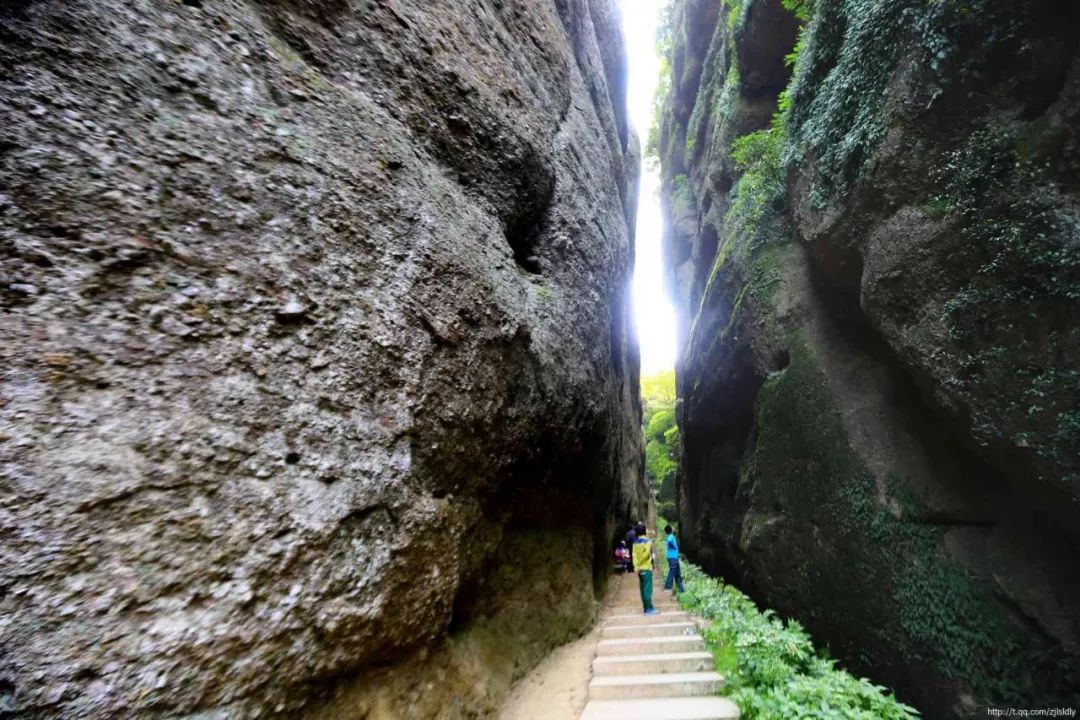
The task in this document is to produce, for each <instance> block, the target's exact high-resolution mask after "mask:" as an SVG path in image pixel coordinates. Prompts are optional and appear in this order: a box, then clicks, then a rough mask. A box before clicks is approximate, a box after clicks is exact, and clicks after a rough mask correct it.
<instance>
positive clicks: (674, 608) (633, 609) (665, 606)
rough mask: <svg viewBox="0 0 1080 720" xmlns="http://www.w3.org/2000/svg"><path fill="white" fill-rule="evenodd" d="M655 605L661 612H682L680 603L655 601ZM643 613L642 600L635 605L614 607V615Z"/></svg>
mask: <svg viewBox="0 0 1080 720" xmlns="http://www.w3.org/2000/svg"><path fill="white" fill-rule="evenodd" d="M653 607H654V608H656V609H657V610H659V611H660V612H662V613H663V612H682V611H683V610H682V608H681V607H679V605H678V603H673V602H656V601H655V600H654V601H653ZM641 613H642V607H641V601H640V600H638V601H637V602H636V603H634V604H633V605H615V606H614V608H613V613H612V614H614V615H634V614H637V615H640V614H641Z"/></svg>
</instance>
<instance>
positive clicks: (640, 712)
mask: <svg viewBox="0 0 1080 720" xmlns="http://www.w3.org/2000/svg"><path fill="white" fill-rule="evenodd" d="M738 717H739V708H738V707H736V706H735V703H733V702H731V701H730V700H728V699H727V698H721V697H692V698H662V699H647V700H593V701H591V702H590V703H589V704H588V705H586V706H585V712H584V713H582V715H581V720H737V718H738Z"/></svg>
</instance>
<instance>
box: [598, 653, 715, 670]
mask: <svg viewBox="0 0 1080 720" xmlns="http://www.w3.org/2000/svg"><path fill="white" fill-rule="evenodd" d="M714 667H715V666H714V665H713V656H712V655H710V654H709V653H707V652H703V651H698V652H681V653H659V654H655V655H608V656H606V657H598V658H596V659H595V660H593V664H592V671H593V675H645V674H647V673H687V672H706V671H709V670H712V669H713V668H714Z"/></svg>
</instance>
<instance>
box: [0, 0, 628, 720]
mask: <svg viewBox="0 0 1080 720" xmlns="http://www.w3.org/2000/svg"><path fill="white" fill-rule="evenodd" d="M624 63H625V59H624V49H623V47H622V41H621V37H620V35H619V32H618V22H617V16H616V15H615V13H614V8H613V7H612V6H611V3H610V1H609V0H552V1H550V2H542V3H536V2H528V1H526V0H484V1H482V2H465V0H452V1H450V2H441V3H427V2H410V1H406V0H391V1H387V2H372V1H371V0H333V1H331V2H313V1H311V0H257V1H253V2H237V1H230V2H209V1H203V0H184V1H183V2H174V1H172V0H138V1H136V2H127V1H121V0H76V1H74V2H60V1H59V0H56V1H52V0H40V1H36V2H27V1H18V2H8V3H3V4H2V6H0V68H2V72H0V246H2V248H3V266H2V276H0V303H2V304H3V318H2V320H0V348H2V349H0V356H2V359H3V389H2V395H0V618H2V619H0V715H3V716H5V717H8V716H13V717H19V718H22V717H26V718H30V717H39V716H40V717H59V718H118V717H159V716H160V717H165V716H168V717H178V716H184V717H199V718H226V717H228V718H234V717H235V718H241V717H271V716H280V717H290V718H293V717H303V716H309V715H310V716H313V717H315V716H318V717H335V718H346V717H372V718H375V717H429V716H434V715H436V714H438V715H439V716H440V717H455V716H474V715H475V714H476V713H480V712H484V711H485V710H489V709H491V708H492V707H494V705H495V704H496V703H497V702H498V700H499V698H500V693H503V692H504V691H505V689H506V687H507V686H508V684H509V682H510V681H512V680H513V679H514V678H515V677H517V676H519V675H521V674H522V673H523V672H524V670H525V669H526V668H527V667H529V665H530V664H531V663H534V662H536V660H537V659H538V657H539V656H540V654H541V653H542V652H543V650H545V649H546V648H548V647H550V646H551V645H553V644H554V643H556V642H559V641H561V640H565V639H567V638H568V637H570V636H571V635H573V634H574V633H575V632H578V631H579V630H580V629H581V628H582V627H584V626H585V625H586V624H587V623H588V622H589V621H590V619H591V616H592V613H593V589H594V581H597V582H599V579H600V578H602V577H603V576H604V575H605V574H606V571H607V563H608V557H607V555H608V541H609V538H610V537H611V536H612V532H613V526H614V524H615V523H616V522H619V523H622V522H624V521H626V520H627V519H628V518H629V516H630V515H636V516H641V515H642V514H643V513H644V511H645V502H646V498H645V496H646V492H647V491H646V488H645V487H644V486H643V480H642V471H641V463H642V459H641V453H642V451H641V441H640V429H639V423H640V407H639V404H638V400H637V385H638V378H637V373H638V369H637V368H638V360H637V350H636V343H635V340H634V338H633V334H632V332H631V330H630V315H629V305H628V302H629V300H628V286H629V283H628V278H629V268H630V264H631V260H632V252H633V251H632V223H633V217H634V211H635V208H634V203H635V198H636V178H637V162H638V161H637V154H638V151H637V146H636V140H635V139H634V137H633V136H632V134H631V133H630V132H629V131H628V128H627V122H626V116H625V110H624V94H625V71H624ZM561 559H565V562H559V561H560V560H561ZM556 598H559V601H558V602H556V601H555V599H556Z"/></svg>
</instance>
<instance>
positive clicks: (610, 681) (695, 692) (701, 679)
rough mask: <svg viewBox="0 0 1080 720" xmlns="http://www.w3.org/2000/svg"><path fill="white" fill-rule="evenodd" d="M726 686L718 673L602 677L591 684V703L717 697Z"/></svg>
mask: <svg viewBox="0 0 1080 720" xmlns="http://www.w3.org/2000/svg"><path fill="white" fill-rule="evenodd" d="M723 687H724V678H722V677H721V676H720V674H719V673H717V672H690V673H660V674H652V675H600V676H597V677H594V678H593V679H592V680H591V681H590V682H589V699H590V700H633V699H638V698H661V697H662V698H673V697H697V696H702V695H715V694H716V693H718V692H720V690H721V688H723Z"/></svg>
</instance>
